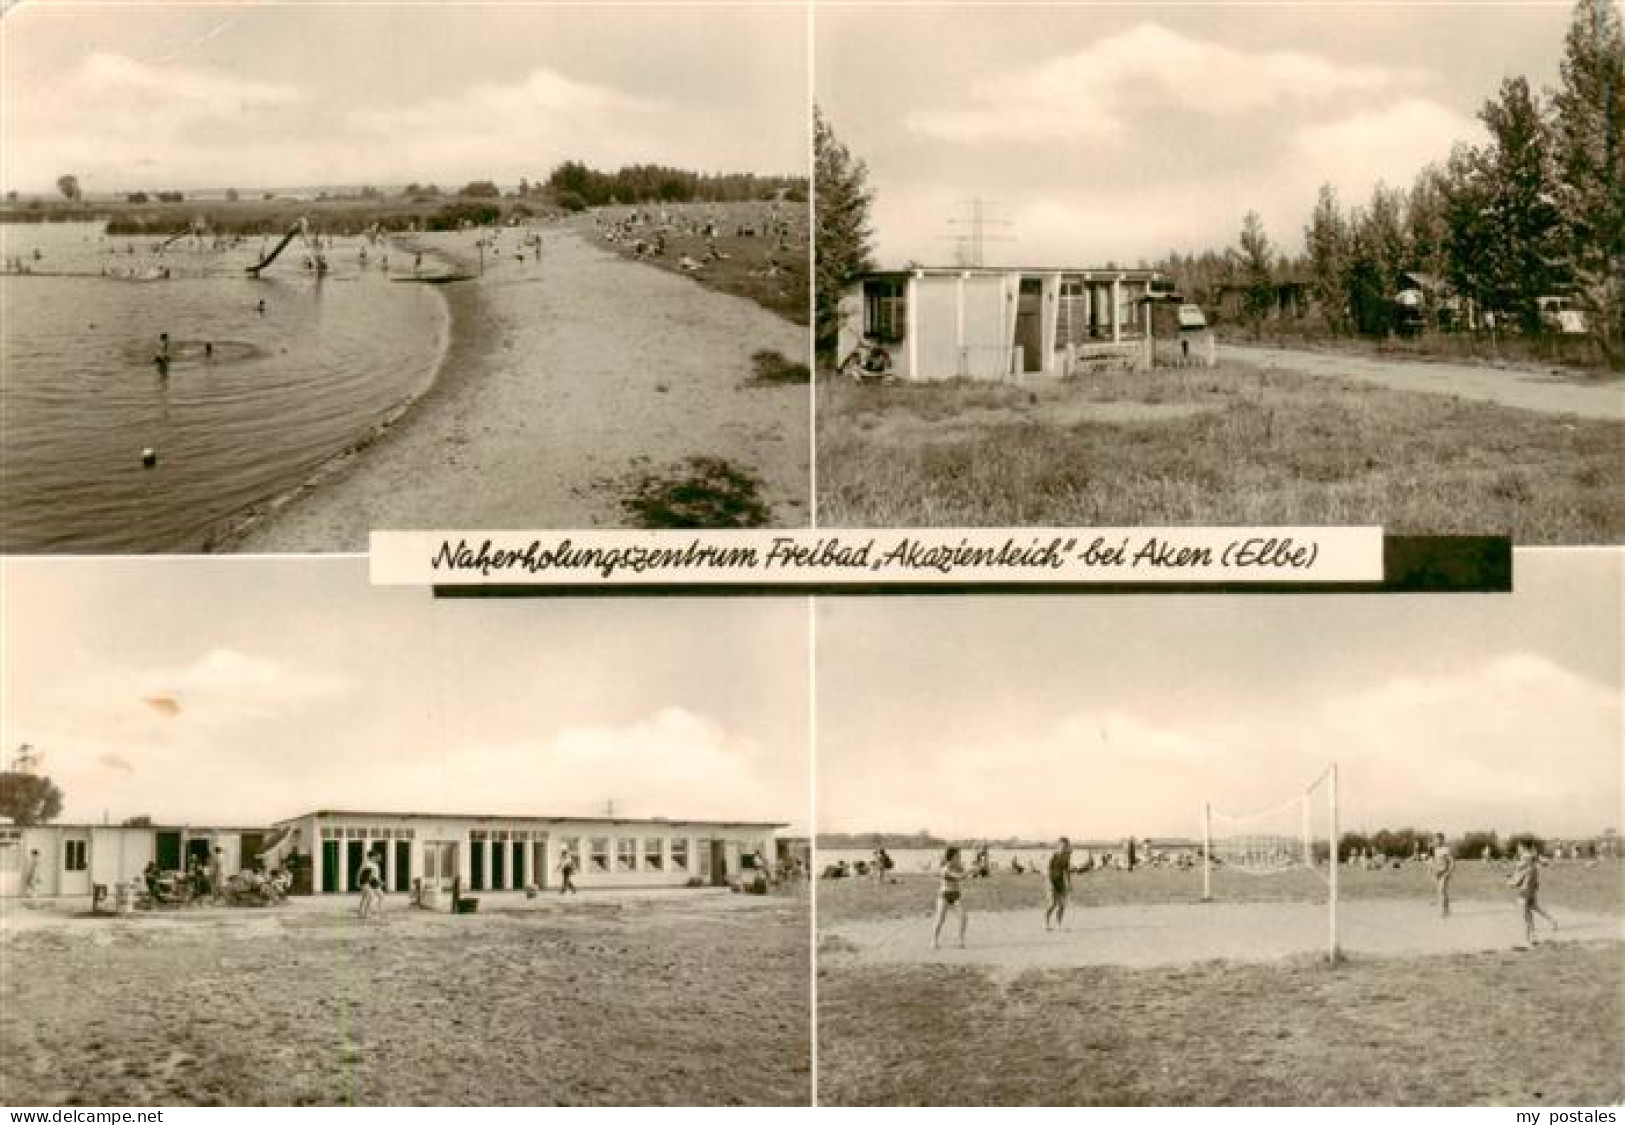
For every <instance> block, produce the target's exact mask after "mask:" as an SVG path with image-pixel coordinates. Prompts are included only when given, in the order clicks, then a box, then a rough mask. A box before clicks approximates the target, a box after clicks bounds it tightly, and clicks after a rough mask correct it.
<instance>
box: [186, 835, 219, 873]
mask: <svg viewBox="0 0 1625 1125" xmlns="http://www.w3.org/2000/svg"><path fill="white" fill-rule="evenodd" d="M211 855H213V849H212V848H211V847H210V846H209V841H208V839H207V837H197V836H194V837H193V838H192V839H190V840H188V841H186V864H187V866H188V867H190V866H191V865H192V862H193V861H194V860H195V861H196V862H197V865H198V866H199V867H201V868H203V870H204V871H208V870H209V857H210V856H211Z"/></svg>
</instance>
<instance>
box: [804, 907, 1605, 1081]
mask: <svg viewBox="0 0 1625 1125" xmlns="http://www.w3.org/2000/svg"><path fill="white" fill-rule="evenodd" d="M820 909H822V907H820ZM1622 998H1625V961H1622V960H1621V958H1620V955H1619V946H1618V945H1617V944H1608V945H1600V946H1577V945H1576V946H1547V947H1540V948H1539V949H1538V951H1537V952H1531V953H1517V952H1510V951H1509V952H1498V953H1482V954H1470V955H1457V956H1449V957H1436V958H1430V959H1428V960H1427V961H1425V962H1421V961H1416V960H1408V959H1385V960H1375V959H1373V960H1369V961H1360V960H1356V961H1353V962H1349V963H1345V964H1344V965H1342V966H1340V967H1338V968H1336V969H1330V968H1327V967H1325V966H1323V965H1319V964H1310V963H1301V964H1284V965H1278V966H1265V965H1217V964H1206V965H1191V966H1185V967H1177V968H1172V969H1162V970H1131V969H1115V968H1102V967H1089V968H1078V969H1069V970H1059V971H1058V970H1046V971H1030V972H1024V973H1021V974H1020V975H1017V976H1014V977H1011V976H1009V975H1006V974H1001V973H998V972H996V971H993V970H989V969H985V968H976V967H970V966H945V965H934V966H871V967H861V968H859V967H852V968H843V969H838V970H837V969H823V968H821V969H820V972H819V983H818V1012H819V1030H818V1046H819V1081H818V1089H819V1100H820V1101H821V1102H823V1103H825V1104H831V1105H842V1104H861V1105H885V1104H897V1103H902V1104H919V1103H924V1104H935V1105H1028V1104H1043V1105H1144V1104H1152V1105H1201V1106H1208V1105H1254V1104H1262V1105H1472V1104H1503V1105H1524V1106H1536V1105H1551V1106H1553V1107H1558V1106H1569V1105H1576V1104H1579V1105H1603V1104H1615V1103H1617V1102H1619V1101H1620V1100H1621V1098H1622V1097H1625V1079H1622V1078H1621V1075H1620V1069H1619V1060H1620V1058H1621V1057H1622V1053H1625V1034H1622V1028H1625V1003H1622Z"/></svg>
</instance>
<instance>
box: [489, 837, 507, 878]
mask: <svg viewBox="0 0 1625 1125" xmlns="http://www.w3.org/2000/svg"><path fill="white" fill-rule="evenodd" d="M507 858H508V845H507V844H506V843H505V842H504V841H502V840H493V841H492V842H491V889H492V890H493V891H504V890H507V889H508V871H507V868H508V864H507Z"/></svg>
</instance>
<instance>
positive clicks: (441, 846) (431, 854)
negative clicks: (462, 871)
mask: <svg viewBox="0 0 1625 1125" xmlns="http://www.w3.org/2000/svg"><path fill="white" fill-rule="evenodd" d="M455 878H457V845H456V843H455V842H453V841H451V840H426V841H424V844H423V885H424V886H425V887H438V888H439V889H441V890H446V889H448V888H449V887H450V886H451V881H452V880H453V879H455Z"/></svg>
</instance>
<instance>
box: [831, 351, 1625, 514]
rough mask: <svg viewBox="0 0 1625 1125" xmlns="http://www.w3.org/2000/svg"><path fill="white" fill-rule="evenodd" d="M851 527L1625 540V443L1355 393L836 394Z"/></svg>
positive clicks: (1363, 388) (834, 418)
mask: <svg viewBox="0 0 1625 1125" xmlns="http://www.w3.org/2000/svg"><path fill="white" fill-rule="evenodd" d="M818 409H819V414H818V419H819V435H818V466H819V474H818V480H819V522H820V523H821V524H827V525H829V526H833V527H841V526H853V527H891V526H999V525H1024V524H1054V525H1080V526H1090V525H1114V524H1118V525H1134V524H1168V525H1209V524H1304V525H1346V524H1381V525H1383V526H1385V527H1386V528H1387V529H1388V530H1389V531H1392V532H1397V533H1431V534H1451V533H1458V534H1467V533H1478V534H1496V533H1505V534H1510V535H1512V536H1513V538H1514V539H1515V540H1517V541H1518V542H1519V543H1526V544H1527V543H1601V542H1618V541H1620V540H1621V539H1622V538H1625V502H1622V500H1625V493H1622V485H1621V481H1622V479H1625V474H1622V472H1621V470H1622V469H1625V440H1622V439H1625V427H1622V426H1621V425H1619V424H1618V423H1614V422H1607V421H1585V420H1577V419H1570V418H1566V417H1559V416H1549V415H1540V414H1535V413H1532V412H1528V411H1521V410H1514V409H1509V408H1505V407H1501V406H1496V405H1493V404H1486V403H1477V402H1469V401H1464V400H1461V399H1457V398H1452V397H1449V396H1445V395H1437V394H1425V393H1411V392H1405V391H1397V390H1388V389H1384V388H1378V387H1372V386H1369V385H1366V384H1361V383H1356V382H1352V381H1349V380H1338V379H1328V378H1321V377H1309V376H1301V375H1295V374H1291V373H1285V372H1260V371H1256V370H1253V369H1250V368H1247V367H1243V366H1240V365H1237V364H1233V363H1231V364H1221V365H1220V366H1219V367H1218V368H1216V369H1213V370H1206V371H1156V372H1152V373H1150V374H1148V375H1105V376H1095V377H1091V378H1090V379H1089V380H1088V381H1087V382H1063V383H1055V384H1046V385H1042V386H1038V385H1035V386H1032V387H1015V386H1007V385H1002V384H987V383H965V382H950V383H939V384H922V385H917V386H913V385H901V386H890V387H857V386H854V385H852V384H850V383H848V382H847V381H845V380H840V379H824V380H821V382H820V390H819V402H818Z"/></svg>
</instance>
